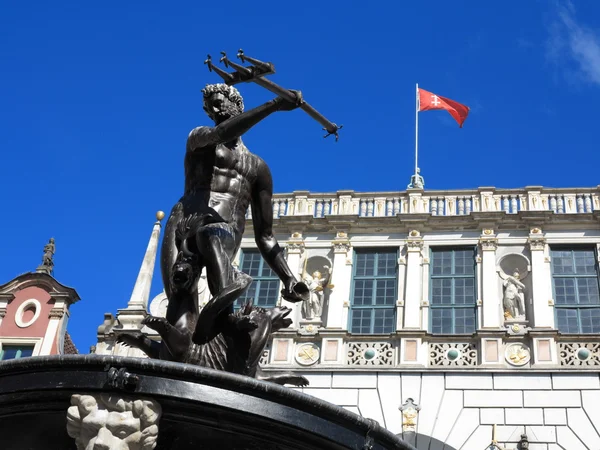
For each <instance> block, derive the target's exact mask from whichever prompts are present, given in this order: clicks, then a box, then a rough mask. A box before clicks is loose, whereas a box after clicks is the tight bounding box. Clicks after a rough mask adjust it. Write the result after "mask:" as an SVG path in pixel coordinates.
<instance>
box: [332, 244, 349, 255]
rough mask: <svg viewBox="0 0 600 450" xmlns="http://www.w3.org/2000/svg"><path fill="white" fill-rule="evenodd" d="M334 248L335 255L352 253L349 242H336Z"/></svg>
mask: <svg viewBox="0 0 600 450" xmlns="http://www.w3.org/2000/svg"><path fill="white" fill-rule="evenodd" d="M332 246H333V251H334V252H335V253H348V252H349V251H350V242H348V241H334V242H332Z"/></svg>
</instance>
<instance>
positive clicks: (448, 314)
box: [431, 308, 452, 334]
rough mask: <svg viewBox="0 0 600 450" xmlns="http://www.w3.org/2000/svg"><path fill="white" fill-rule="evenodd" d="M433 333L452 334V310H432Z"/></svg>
mask: <svg viewBox="0 0 600 450" xmlns="http://www.w3.org/2000/svg"><path fill="white" fill-rule="evenodd" d="M431 332H432V333H443V334H449V333H452V309H451V308H435V309H432V310H431Z"/></svg>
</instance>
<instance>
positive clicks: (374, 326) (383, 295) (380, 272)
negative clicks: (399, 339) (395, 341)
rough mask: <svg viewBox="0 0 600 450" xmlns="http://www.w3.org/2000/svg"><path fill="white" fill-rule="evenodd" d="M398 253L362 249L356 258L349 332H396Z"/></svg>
mask: <svg viewBox="0 0 600 450" xmlns="http://www.w3.org/2000/svg"><path fill="white" fill-rule="evenodd" d="M397 265H398V252H397V251H395V250H394V251H390V250H378V251H368V252H366V251H359V252H357V253H356V256H355V260H354V273H353V283H352V309H351V311H350V332H351V333H360V334H384V333H393V332H394V330H395V325H396V297H397V296H396V285H397Z"/></svg>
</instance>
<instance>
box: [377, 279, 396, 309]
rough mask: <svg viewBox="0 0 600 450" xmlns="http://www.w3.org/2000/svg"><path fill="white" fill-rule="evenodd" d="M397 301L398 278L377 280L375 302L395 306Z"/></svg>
mask: <svg viewBox="0 0 600 450" xmlns="http://www.w3.org/2000/svg"><path fill="white" fill-rule="evenodd" d="M395 302H396V280H377V290H376V291H375V304H376V305H387V306H394V303H395Z"/></svg>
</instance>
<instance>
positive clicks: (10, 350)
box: [0, 344, 34, 360]
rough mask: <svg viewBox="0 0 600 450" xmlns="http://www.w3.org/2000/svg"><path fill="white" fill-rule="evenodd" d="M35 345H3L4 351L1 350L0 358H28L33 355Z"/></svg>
mask: <svg viewBox="0 0 600 450" xmlns="http://www.w3.org/2000/svg"><path fill="white" fill-rule="evenodd" d="M33 348H34V346H33V345H8V344H4V345H2V352H0V355H1V357H0V359H2V360H6V359H19V358H26V357H29V356H31V355H33Z"/></svg>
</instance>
